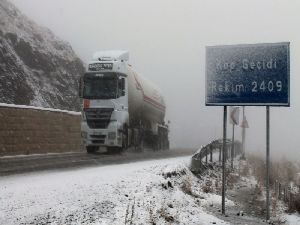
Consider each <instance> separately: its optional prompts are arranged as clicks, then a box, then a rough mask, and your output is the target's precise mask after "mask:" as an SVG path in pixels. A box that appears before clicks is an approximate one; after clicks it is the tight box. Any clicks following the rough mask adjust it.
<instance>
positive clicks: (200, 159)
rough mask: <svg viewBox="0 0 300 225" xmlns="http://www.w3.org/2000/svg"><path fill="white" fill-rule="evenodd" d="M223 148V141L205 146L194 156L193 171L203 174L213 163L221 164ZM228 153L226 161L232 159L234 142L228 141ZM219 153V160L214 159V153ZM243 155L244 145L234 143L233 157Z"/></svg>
mask: <svg viewBox="0 0 300 225" xmlns="http://www.w3.org/2000/svg"><path fill="white" fill-rule="evenodd" d="M222 146H223V140H222V139H218V140H214V141H212V142H210V143H209V144H207V145H205V146H201V148H200V149H199V150H198V151H197V152H196V153H195V154H194V155H193V156H192V161H191V171H193V172H196V173H199V172H200V173H201V172H202V171H204V170H205V169H207V168H208V167H209V165H210V164H211V163H213V162H221V161H222V155H223V154H222ZM225 149H226V153H225V157H226V159H225V160H228V159H230V157H231V149H232V141H231V140H229V139H227V140H226V148H225ZM216 152H218V155H217V159H216V156H215V157H214V155H215V154H214V153H216ZM241 153H242V144H241V143H240V142H239V141H235V142H234V152H233V157H236V156H237V155H239V154H241Z"/></svg>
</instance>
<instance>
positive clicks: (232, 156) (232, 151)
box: [231, 124, 234, 170]
mask: <svg viewBox="0 0 300 225" xmlns="http://www.w3.org/2000/svg"><path fill="white" fill-rule="evenodd" d="M233 158H234V124H232V139H231V170H233Z"/></svg>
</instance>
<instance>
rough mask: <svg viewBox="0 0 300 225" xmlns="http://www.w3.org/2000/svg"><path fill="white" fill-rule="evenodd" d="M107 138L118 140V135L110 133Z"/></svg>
mask: <svg viewBox="0 0 300 225" xmlns="http://www.w3.org/2000/svg"><path fill="white" fill-rule="evenodd" d="M107 137H108V139H116V137H117V134H116V132H109V133H108V135H107Z"/></svg>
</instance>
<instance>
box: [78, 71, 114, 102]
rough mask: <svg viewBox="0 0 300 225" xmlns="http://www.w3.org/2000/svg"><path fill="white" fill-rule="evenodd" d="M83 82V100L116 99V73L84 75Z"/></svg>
mask: <svg viewBox="0 0 300 225" xmlns="http://www.w3.org/2000/svg"><path fill="white" fill-rule="evenodd" d="M83 82H84V86H83V98H86V99H115V98H117V94H118V79H117V75H116V73H99V74H85V75H84V79H83Z"/></svg>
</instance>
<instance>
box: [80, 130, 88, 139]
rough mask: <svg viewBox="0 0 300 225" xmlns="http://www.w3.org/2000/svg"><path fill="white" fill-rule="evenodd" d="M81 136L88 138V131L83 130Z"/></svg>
mask: <svg viewBox="0 0 300 225" xmlns="http://www.w3.org/2000/svg"><path fill="white" fill-rule="evenodd" d="M81 137H82V138H85V139H86V138H87V133H86V132H84V131H82V132H81Z"/></svg>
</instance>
